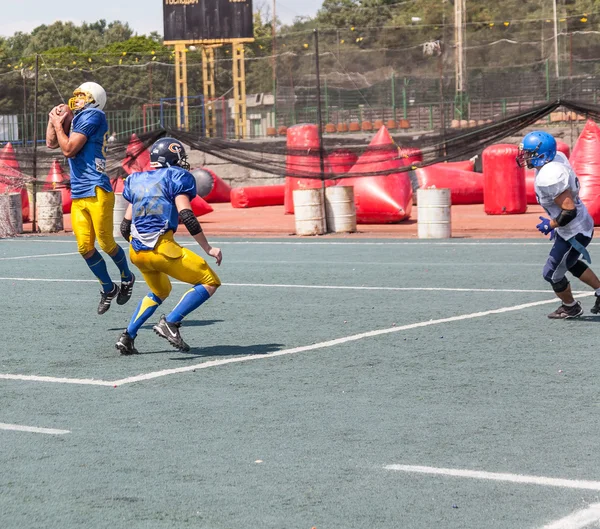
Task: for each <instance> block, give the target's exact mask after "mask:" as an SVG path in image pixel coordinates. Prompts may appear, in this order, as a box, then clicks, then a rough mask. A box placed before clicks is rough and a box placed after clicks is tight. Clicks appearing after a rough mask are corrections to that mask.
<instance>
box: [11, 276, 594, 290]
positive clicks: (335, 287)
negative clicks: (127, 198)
mask: <svg viewBox="0 0 600 529" xmlns="http://www.w3.org/2000/svg"><path fill="white" fill-rule="evenodd" d="M0 281H39V282H46V283H97V282H98V280H97V279H53V278H43V277H0ZM136 281H137V282H138V283H144V281H143V280H142V279H138V280H136ZM172 283H173V284H174V285H185V284H187V283H183V282H181V281H173V282H172ZM223 286H226V287H250V288H308V289H316V290H383V291H392V292H396V291H397V292H506V293H513V294H548V293H549V289H546V290H535V289H517V288H446V287H366V286H347V285H293V284H286V283H223ZM573 292H574V293H575V294H578V293H579V292H580V291H573ZM581 292H585V291H581Z"/></svg>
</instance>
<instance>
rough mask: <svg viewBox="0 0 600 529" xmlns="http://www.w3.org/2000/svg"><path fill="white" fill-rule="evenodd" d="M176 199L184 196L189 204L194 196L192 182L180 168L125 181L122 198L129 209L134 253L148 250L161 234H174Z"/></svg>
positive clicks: (194, 181)
mask: <svg viewBox="0 0 600 529" xmlns="http://www.w3.org/2000/svg"><path fill="white" fill-rule="evenodd" d="M177 195H187V196H188V197H189V198H190V200H193V199H194V197H195V196H196V179H195V178H194V176H193V175H192V174H191V173H189V172H188V171H186V170H185V169H182V168H181V167H164V168H162V169H156V170H155V171H144V172H143V173H133V174H132V175H130V176H129V177H127V179H126V180H125V187H124V189H123V198H124V199H125V200H127V201H128V202H131V205H132V212H133V214H132V219H131V236H132V239H131V245H132V246H133V249H134V250H136V251H140V250H152V249H153V248H154V247H155V246H156V243H157V241H158V238H159V237H160V236H161V235H162V234H163V233H166V232H168V231H173V232H175V231H177V226H178V225H179V213H178V211H177V207H176V206H175V197H176V196H177Z"/></svg>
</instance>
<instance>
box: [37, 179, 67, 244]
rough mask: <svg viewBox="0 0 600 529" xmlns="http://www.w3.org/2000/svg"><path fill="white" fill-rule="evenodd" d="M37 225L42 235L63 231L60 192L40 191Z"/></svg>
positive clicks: (38, 193)
mask: <svg viewBox="0 0 600 529" xmlns="http://www.w3.org/2000/svg"><path fill="white" fill-rule="evenodd" d="M36 198H37V200H36V202H37V208H36V209H37V224H38V228H39V230H40V231H41V232H42V233H52V232H56V231H62V230H63V212H62V194H61V192H60V190H59V189H58V190H52V191H38V192H37V195H36Z"/></svg>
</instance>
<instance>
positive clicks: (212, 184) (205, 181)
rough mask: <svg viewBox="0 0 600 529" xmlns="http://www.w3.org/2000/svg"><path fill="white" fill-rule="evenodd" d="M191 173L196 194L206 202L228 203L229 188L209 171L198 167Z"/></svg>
mask: <svg viewBox="0 0 600 529" xmlns="http://www.w3.org/2000/svg"><path fill="white" fill-rule="evenodd" d="M191 173H192V174H193V175H194V178H195V179H196V190H197V192H198V194H199V195H200V196H201V197H202V198H203V199H204V200H206V202H209V203H213V204H217V203H224V202H229V201H230V198H229V195H230V193H231V187H230V186H229V184H227V183H226V182H224V181H223V180H221V179H220V178H219V177H218V176H217V175H216V174H215V173H213V172H212V171H211V170H210V169H206V168H205V167H199V168H198V169H192V171H191Z"/></svg>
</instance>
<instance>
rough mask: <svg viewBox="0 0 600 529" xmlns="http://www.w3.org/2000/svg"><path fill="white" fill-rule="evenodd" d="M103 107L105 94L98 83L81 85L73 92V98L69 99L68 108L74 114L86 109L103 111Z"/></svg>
mask: <svg viewBox="0 0 600 529" xmlns="http://www.w3.org/2000/svg"><path fill="white" fill-rule="evenodd" d="M105 105H106V92H105V90H104V88H102V87H101V86H100V85H99V84H98V83H92V82H87V83H83V84H82V85H80V86H78V87H77V88H76V89H75V90H74V91H73V97H72V98H71V99H69V108H70V109H71V110H72V111H73V112H75V113H76V112H81V111H82V110H85V109H86V108H97V109H99V110H104V106H105Z"/></svg>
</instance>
